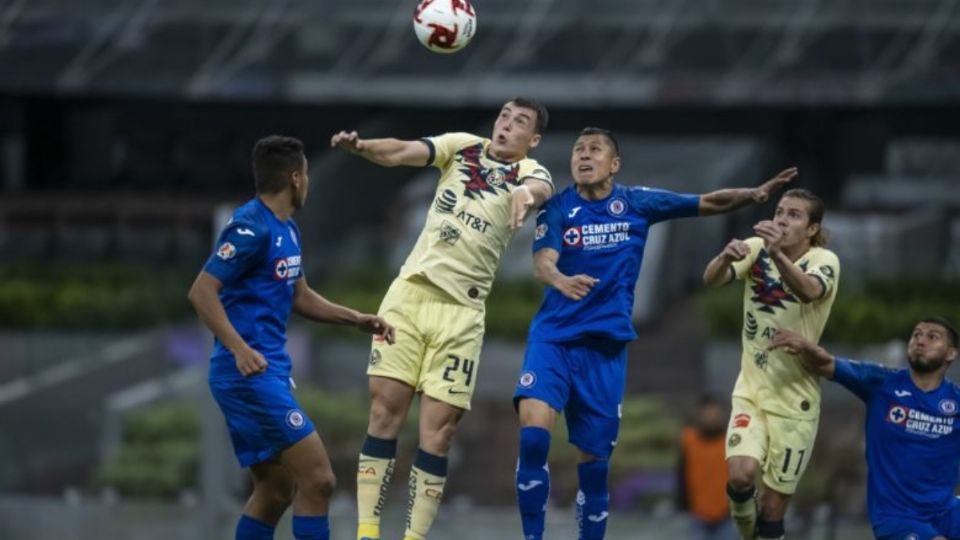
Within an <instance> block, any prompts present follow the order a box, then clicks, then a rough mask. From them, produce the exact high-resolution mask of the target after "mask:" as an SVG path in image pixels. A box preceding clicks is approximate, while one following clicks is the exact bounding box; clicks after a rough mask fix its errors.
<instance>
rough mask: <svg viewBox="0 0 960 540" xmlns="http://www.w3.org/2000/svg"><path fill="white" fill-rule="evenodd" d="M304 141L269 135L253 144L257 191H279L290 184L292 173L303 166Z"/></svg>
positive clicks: (254, 177) (254, 174)
mask: <svg viewBox="0 0 960 540" xmlns="http://www.w3.org/2000/svg"><path fill="white" fill-rule="evenodd" d="M305 159H306V157H305V156H304V155H303V142H302V141H301V140H300V139H296V138H294V137H286V136H283V135H269V136H267V137H264V138H262V139H260V140H259V141H257V144H255V145H253V179H254V185H255V186H256V189H257V193H277V192H280V191H283V190H284V189H285V188H286V187H287V186H288V185H289V184H290V175H291V174H293V173H294V172H295V171H298V170H300V167H303V162H304V160H305Z"/></svg>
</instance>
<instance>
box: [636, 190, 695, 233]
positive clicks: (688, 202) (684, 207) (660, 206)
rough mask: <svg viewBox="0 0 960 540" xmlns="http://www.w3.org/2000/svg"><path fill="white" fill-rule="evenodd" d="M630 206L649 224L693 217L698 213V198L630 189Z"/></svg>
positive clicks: (669, 192)
mask: <svg viewBox="0 0 960 540" xmlns="http://www.w3.org/2000/svg"><path fill="white" fill-rule="evenodd" d="M627 193H628V197H629V199H630V205H631V206H632V207H633V208H634V209H635V210H637V211H638V212H640V213H641V214H643V215H644V216H646V217H647V219H649V220H650V224H651V225H652V224H654V223H657V222H660V221H665V220H668V219H677V218H685V217H694V216H696V215H698V214H699V213H700V196H699V195H688V194H681V193H674V192H672V191H667V190H664V189H653V188H648V187H635V188H630V189H629V191H628V192H627Z"/></svg>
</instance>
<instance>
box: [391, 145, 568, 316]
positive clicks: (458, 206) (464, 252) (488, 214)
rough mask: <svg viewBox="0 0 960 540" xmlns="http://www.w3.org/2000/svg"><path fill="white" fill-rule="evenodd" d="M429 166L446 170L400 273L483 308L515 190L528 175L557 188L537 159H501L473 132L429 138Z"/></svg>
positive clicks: (505, 241)
mask: <svg viewBox="0 0 960 540" xmlns="http://www.w3.org/2000/svg"><path fill="white" fill-rule="evenodd" d="M423 141H424V142H425V143H427V146H428V147H429V148H430V160H429V164H430V165H433V166H434V167H437V168H438V169H440V181H439V183H438V184H437V189H436V194H435V197H434V200H433V204H431V205H430V210H429V211H428V213H427V222H426V224H425V225H424V227H423V231H422V232H421V233H420V237H419V238H418V239H417V243H416V245H415V246H414V248H413V251H412V252H411V253H410V255H409V256H408V257H407V260H406V262H404V264H403V267H401V268H400V277H401V278H403V279H407V280H410V279H411V278H413V279H414V281H416V279H418V278H420V279H423V278H425V279H426V280H427V281H429V282H430V283H431V284H433V285H435V286H437V287H439V288H440V289H442V290H443V291H444V292H445V293H447V294H449V295H450V296H451V297H452V298H453V299H454V300H456V301H457V302H459V303H461V304H463V305H465V306H469V307H474V308H476V309H481V310H482V309H483V307H484V301H485V300H486V298H487V295H488V294H489V293H490V289H491V287H492V286H493V278H494V274H495V272H496V270H497V265H498V264H499V262H500V256H501V255H503V251H504V249H505V248H506V246H507V244H508V243H509V242H510V239H511V238H513V234H514V231H512V230H510V225H509V221H510V211H511V196H510V194H511V192H512V191H513V190H514V189H516V188H517V187H518V186H520V185H521V184H522V183H523V181H524V180H526V179H527V178H535V179H538V180H542V181H544V182H547V183H548V184H550V186H551V187H552V186H553V180H552V178H551V177H550V173H549V172H548V171H547V169H546V168H545V167H543V166H542V165H540V164H539V163H537V162H536V161H535V160H533V159H529V158H524V159H521V160H520V161H517V162H514V163H507V162H504V161H499V160H497V159H494V158H493V157H491V156H490V154H489V153H488V152H487V149H488V147H489V145H490V140H489V139H485V138H483V137H478V136H476V135H471V134H469V133H447V134H444V135H440V136H439V137H430V138H426V139H423Z"/></svg>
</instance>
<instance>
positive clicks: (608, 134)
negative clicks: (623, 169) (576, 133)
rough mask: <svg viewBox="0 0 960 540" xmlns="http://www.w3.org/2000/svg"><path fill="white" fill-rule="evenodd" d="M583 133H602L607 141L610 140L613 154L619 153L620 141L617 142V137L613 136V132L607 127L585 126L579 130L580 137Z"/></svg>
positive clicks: (617, 154)
mask: <svg viewBox="0 0 960 540" xmlns="http://www.w3.org/2000/svg"><path fill="white" fill-rule="evenodd" d="M584 135H602V136H604V137H606V138H607V141H609V142H610V146H612V147H613V154H614V155H615V156H619V155H620V143H618V142H617V138H616V137H614V136H613V132H612V131H610V130H609V129H603V128H598V127H585V128H583V129H582V130H580V137H583V136H584Z"/></svg>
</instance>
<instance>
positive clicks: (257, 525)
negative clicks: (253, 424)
mask: <svg viewBox="0 0 960 540" xmlns="http://www.w3.org/2000/svg"><path fill="white" fill-rule="evenodd" d="M250 473H251V475H252V476H253V493H251V494H250V498H249V499H247V504H245V505H244V506H243V516H242V517H241V518H240V523H238V524H237V532H236V538H238V539H240V540H248V539H249V540H253V539H255V538H256V539H259V538H273V529H274V527H276V526H277V522H278V521H280V517H281V516H283V513H284V512H286V510H287V508H289V507H290V503H292V502H293V494H294V483H293V478H291V477H290V473H289V472H287V469H285V468H284V467H283V466H282V465H280V464H279V463H277V462H272V461H265V462H263V463H256V464H254V465H251V466H250Z"/></svg>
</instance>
